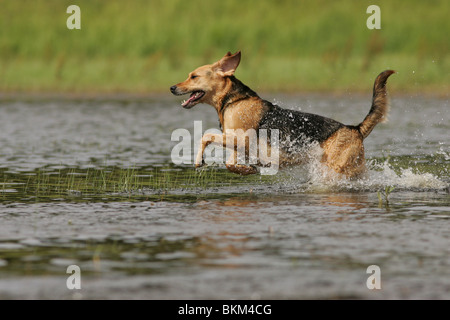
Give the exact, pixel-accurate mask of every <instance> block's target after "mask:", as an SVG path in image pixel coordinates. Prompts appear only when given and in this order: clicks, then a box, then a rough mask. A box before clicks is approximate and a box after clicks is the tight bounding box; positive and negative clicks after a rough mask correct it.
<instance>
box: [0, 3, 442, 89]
mask: <svg viewBox="0 0 450 320" xmlns="http://www.w3.org/2000/svg"><path fill="white" fill-rule="evenodd" d="M71 4H76V5H78V6H79V7H80V8H81V30H69V29H67V27H66V20H67V18H68V17H69V15H70V14H68V13H66V9H67V7H68V6H69V5H71ZM371 4H377V5H379V6H380V8H381V30H369V29H368V28H367V27H366V20H367V18H368V17H369V16H370V14H367V13H366V9H367V7H368V6H369V5H371ZM0 8H1V9H0V91H3V92H79V93H83V92H94V93H110V92H131V93H147V92H159V91H164V92H168V87H169V86H170V85H172V84H175V83H177V82H180V81H182V80H184V79H185V78H186V76H187V73H188V72H190V71H191V70H193V69H194V68H195V67H197V66H200V65H202V64H206V63H212V62H214V61H216V60H218V59H219V58H221V57H222V56H223V55H224V54H225V53H226V52H227V51H232V52H234V51H237V50H242V53H243V56H242V61H241V65H240V67H239V69H238V71H237V73H236V75H237V77H238V78H240V79H241V80H242V81H244V82H245V83H246V84H248V85H249V86H250V87H251V88H253V89H255V90H257V91H258V90H262V91H287V92H293V91H318V92H323V91H332V92H343V91H347V90H351V91H364V92H367V91H370V90H371V86H372V84H373V80H374V78H375V77H376V75H377V74H378V73H379V72H381V71H383V70H385V69H388V68H392V69H395V70H397V71H398V72H399V74H398V75H396V76H395V79H394V78H393V79H392V80H391V81H390V86H391V88H393V89H395V90H398V91H405V92H424V93H437V94H444V95H448V91H449V87H450V55H449V36H448V32H449V30H450V19H449V14H450V2H449V1H447V0H442V1H438V0H434V1H421V0H408V1H406V0H399V1H387V0H386V1H356V0H354V1H349V0H347V1H346V0H343V1H325V0H318V1H294V0H284V1H281V0H278V1H256V0H227V1H200V0H190V1H185V0H150V1H144V0H130V1H120V0H109V1H100V0H76V1H74V0H70V1H66V0H20V1H16V0H3V1H1V2H0Z"/></svg>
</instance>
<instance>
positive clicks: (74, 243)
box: [0, 95, 450, 299]
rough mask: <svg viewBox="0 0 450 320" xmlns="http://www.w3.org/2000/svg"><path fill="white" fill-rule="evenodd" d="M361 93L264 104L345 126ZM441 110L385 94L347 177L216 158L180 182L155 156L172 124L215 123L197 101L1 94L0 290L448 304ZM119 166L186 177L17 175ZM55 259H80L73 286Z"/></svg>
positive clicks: (39, 295)
mask: <svg viewBox="0 0 450 320" xmlns="http://www.w3.org/2000/svg"><path fill="white" fill-rule="evenodd" d="M369 98H370V97H353V96H350V95H349V97H348V98H345V97H344V98H335V97H326V96H281V97H280V96H279V97H277V101H278V102H279V103H280V104H281V105H283V106H285V107H290V108H295V109H301V110H302V111H306V112H313V113H318V114H321V115H325V116H328V117H331V118H334V119H336V120H339V121H342V122H344V123H347V124H357V123H359V122H360V121H361V120H362V119H363V118H364V116H365V115H366V113H367V112H368V109H369V105H370V103H369ZM448 110H449V104H448V101H447V100H441V99H432V98H422V97H411V98H395V97H394V98H393V100H392V111H391V115H390V122H388V123H387V124H382V125H379V126H377V127H376V128H375V130H374V131H373V132H372V134H371V135H370V136H369V137H368V138H367V140H366V141H365V147H366V156H367V158H368V159H369V168H370V170H369V175H368V177H367V178H366V179H363V180H360V181H355V182H327V183H325V182H323V181H320V180H319V179H317V176H316V175H315V173H314V171H313V170H312V169H311V168H310V167H301V168H295V169H290V170H284V171H282V172H279V173H278V175H276V176H274V177H237V176H234V175H232V174H230V173H228V172H226V171H225V169H223V168H222V167H220V168H219V169H212V168H206V171H204V172H203V173H202V174H205V172H208V171H209V170H217V174H216V175H214V176H212V178H210V180H209V181H208V182H207V183H202V184H201V185H198V186H196V185H195V184H196V183H197V184H198V183H199V182H198V181H200V180H198V179H197V180H196V178H195V177H197V176H196V175H199V174H200V173H196V172H195V171H194V170H193V169H192V166H190V165H181V166H174V165H173V164H172V163H171V157H170V152H171V150H172V147H173V146H174V145H175V144H176V142H172V141H171V140H170V138H171V133H172V131H173V130H175V129H177V128H186V129H188V130H189V131H190V132H193V124H194V121H202V122H203V129H204V130H206V129H208V128H217V127H218V121H217V116H216V114H215V111H213V110H212V108H210V107H208V106H202V105H199V106H196V107H195V108H193V109H191V110H183V109H181V108H180V106H179V101H177V100H174V99H172V98H170V99H167V98H159V97H156V98H148V99H144V98H143V99H129V98H124V99H121V98H117V99H90V100H85V99H79V100H68V99H4V100H3V101H1V102H0V128H1V135H0V148H1V150H2V151H1V153H0V298H3V299H18V298H34V299H72V298H75V299H78V298H83V299H94V298H102V299H112V298H124V299H130V298H132V299H134V298H150V299H191V298H193V299H259V298H261V299H304V298H308V299H309V298H326V299H327V298H361V299H379V298H385V299H412V298H414V299H416V298H425V299H449V298H450V271H449V270H450V232H449V230H450V228H449V226H450V220H449V219H450V195H449V184H450V170H449V168H450V148H449V129H450V121H449V120H450V119H449V115H448ZM129 168H133V170H134V171H132V172H131V174H130V175H131V176H139V177H142V179H146V178H145V177H149V176H152V175H155V174H156V172H159V173H161V172H165V173H164V174H166V175H167V178H168V179H169V178H170V179H175V178H174V177H175V176H176V179H178V180H174V181H177V182H176V183H178V181H181V182H183V181H187V180H189V179H190V180H189V181H190V184H191V188H185V187H182V186H181V184H180V187H177V185H176V183H175V185H172V186H171V188H170V189H166V190H164V188H158V187H155V186H154V185H153V186H152V185H151V184H149V186H148V188H147V187H142V188H140V189H135V190H128V191H126V188H125V189H124V190H125V191H124V190H121V191H117V192H112V191H111V190H107V189H105V190H104V191H102V192H98V190H97V192H94V191H92V192H85V191H80V190H77V189H76V187H77V186H79V184H76V183H73V184H70V187H73V186H74V187H73V188H75V190H71V189H70V188H69V185H67V186H66V185H65V183H66V182H64V183H60V184H59V185H57V188H55V187H54V188H49V190H50V189H51V191H48V192H44V191H45V188H47V187H48V186H46V185H44V186H42V185H40V186H38V187H37V186H36V185H32V183H30V177H33V178H34V177H36V176H37V175H41V174H42V177H43V178H40V179H38V180H37V181H39V183H40V184H45V183H47V184H48V185H49V186H50V184H51V183H50V182H51V181H58V179H60V177H63V176H64V174H71V175H73V176H76V177H78V176H80V177H81V178H79V179H80V181H81V180H82V179H86V180H87V179H88V178H89V172H92V171H95V170H99V172H100V174H103V172H111V171H113V170H118V171H119V172H125V171H126V170H128V169H129ZM89 170H91V171H89ZM102 170H105V171H102ZM121 170H122V171H121ZM126 172H128V171H126ZM45 177H49V178H45ZM84 177H86V178H84ZM193 177H194V178H193ZM46 179H47V180H46ZM50 179H54V180H50ZM77 179H78V178H77ZM33 181H34V180H33ZM196 181H197V182H196ZM53 184H54V182H52V185H53ZM389 186H394V187H395V189H394V190H393V191H392V192H391V193H390V194H389V195H388V201H386V199H384V198H383V197H382V198H381V201H380V200H379V198H378V195H377V191H380V190H384V189H385V188H386V187H389ZM69 189H70V190H69ZM36 190H41V191H40V192H37V191H36ZM42 190H44V191H42ZM55 190H57V191H55ZM69 265H78V266H79V267H80V269H81V281H82V282H81V289H80V290H69V289H68V288H67V286H66V280H67V278H68V276H69V274H67V273H66V269H67V267H68V266H69ZM370 265H378V266H379V267H380V270H381V286H382V287H381V289H380V290H369V289H368V288H367V286H366V280H367V278H368V277H369V275H370V274H367V272H366V270H367V267H368V266H370Z"/></svg>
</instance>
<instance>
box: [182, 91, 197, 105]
mask: <svg viewBox="0 0 450 320" xmlns="http://www.w3.org/2000/svg"><path fill="white" fill-rule="evenodd" d="M200 94H201V92H198V91H197V92H193V93H192V94H191V96H190V97H189V99H187V100H186V101H184V102H183V103H182V104H181V105H182V106H183V107H185V106H187V105H188V104H189V103H191V102H192V101H194V100H195V99H197V98H198V97H199V96H200Z"/></svg>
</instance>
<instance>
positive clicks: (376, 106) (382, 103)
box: [358, 70, 395, 139]
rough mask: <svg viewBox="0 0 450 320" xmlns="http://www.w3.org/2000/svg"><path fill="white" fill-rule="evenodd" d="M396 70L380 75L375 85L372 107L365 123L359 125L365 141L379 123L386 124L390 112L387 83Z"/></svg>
mask: <svg viewBox="0 0 450 320" xmlns="http://www.w3.org/2000/svg"><path fill="white" fill-rule="evenodd" d="M393 73H395V71H394V70H386V71H383V72H382V73H380V74H379V75H378V77H377V78H376V79H375V83H374V84H373V98H372V107H371V108H370V111H369V114H368V115H367V116H366V117H365V118H364V120H363V122H361V123H360V124H359V125H358V129H359V132H360V133H361V134H362V136H363V139H365V138H366V137H367V136H368V135H369V134H370V133H371V132H372V130H373V128H374V127H375V126H376V125H377V124H378V123H379V122H386V121H387V115H388V112H389V99H388V97H387V90H386V81H387V79H388V78H389V76H390V75H391V74H393Z"/></svg>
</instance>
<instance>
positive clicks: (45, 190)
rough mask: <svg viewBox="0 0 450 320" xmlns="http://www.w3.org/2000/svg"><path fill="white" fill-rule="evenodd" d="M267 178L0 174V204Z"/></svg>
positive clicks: (128, 171)
mask: <svg viewBox="0 0 450 320" xmlns="http://www.w3.org/2000/svg"><path fill="white" fill-rule="evenodd" d="M266 180H270V178H268V177H261V176H253V177H250V178H248V177H245V178H244V177H242V176H239V175H236V174H232V173H230V172H228V171H227V170H225V169H218V168H215V167H208V168H206V169H204V170H201V171H197V170H195V169H193V168H173V167H171V166H167V167H157V168H135V167H131V168H119V167H104V168H88V169H82V168H65V169H59V170H54V169H48V168H40V169H36V170H34V171H31V172H25V173H24V172H18V173H13V172H10V171H8V169H3V170H0V202H2V201H3V202H10V201H48V200H55V199H65V200H70V199H75V200H76V199H91V200H95V199H109V200H112V199H115V198H129V197H133V198H136V197H139V195H142V194H143V195H145V197H149V196H153V195H157V196H159V197H160V198H161V195H162V196H164V195H165V194H166V193H167V192H169V191H176V190H178V191H183V192H196V191H199V190H206V189H214V188H219V187H229V186H236V185H243V184H245V185H249V186H251V185H252V184H254V183H255V182H261V181H266Z"/></svg>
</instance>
